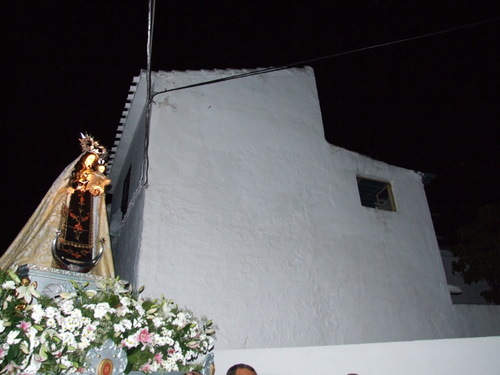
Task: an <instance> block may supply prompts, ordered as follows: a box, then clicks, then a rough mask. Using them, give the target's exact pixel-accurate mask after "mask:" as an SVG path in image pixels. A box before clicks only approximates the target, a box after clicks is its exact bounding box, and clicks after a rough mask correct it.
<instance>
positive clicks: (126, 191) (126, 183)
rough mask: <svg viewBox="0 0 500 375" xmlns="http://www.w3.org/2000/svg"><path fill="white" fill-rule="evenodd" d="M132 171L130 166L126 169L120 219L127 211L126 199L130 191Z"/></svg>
mask: <svg viewBox="0 0 500 375" xmlns="http://www.w3.org/2000/svg"><path fill="white" fill-rule="evenodd" d="M131 171H132V166H130V167H129V168H128V172H127V176H125V180H124V181H123V190H122V204H121V210H122V219H123V217H124V216H125V214H126V213H127V210H128V197H129V190H130V174H131Z"/></svg>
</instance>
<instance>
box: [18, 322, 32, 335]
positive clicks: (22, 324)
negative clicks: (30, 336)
mask: <svg viewBox="0 0 500 375" xmlns="http://www.w3.org/2000/svg"><path fill="white" fill-rule="evenodd" d="M17 327H18V328H21V329H22V330H23V331H24V333H28V329H29V328H30V327H31V323H29V322H25V321H22V322H20V323H19V324H18V325H17Z"/></svg>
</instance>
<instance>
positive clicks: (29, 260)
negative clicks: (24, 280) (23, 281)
mask: <svg viewBox="0 0 500 375" xmlns="http://www.w3.org/2000/svg"><path fill="white" fill-rule="evenodd" d="M82 155H83V154H82ZM80 158H81V156H80V157H78V158H77V159H76V160H75V161H73V162H72V163H71V164H70V165H68V166H67V167H66V169H65V170H64V171H63V172H62V173H61V174H60V175H59V177H58V178H57V179H56V180H55V181H54V183H53V184H52V186H51V188H50V189H49V191H48V192H47V194H46V195H45V197H44V198H43V199H42V201H41V202H40V204H39V206H38V208H37V209H36V211H35V212H34V213H33V215H32V216H31V218H30V219H29V220H28V222H27V223H26V224H25V226H24V227H23V229H22V230H21V231H20V232H19V234H18V235H17V237H16V238H15V240H14V241H13V242H12V244H11V245H10V246H9V248H8V249H7V250H6V251H5V253H4V254H3V256H2V257H1V258H0V267H1V268H4V269H5V268H7V267H9V266H11V265H14V264H17V265H23V264H36V265H39V266H45V267H57V265H56V263H55V262H54V260H53V257H52V245H53V242H54V240H55V239H56V237H57V236H58V233H61V234H62V235H63V237H64V236H65V237H68V239H70V238H71V239H73V240H74V239H76V237H75V232H74V231H73V230H72V229H71V228H70V230H71V232H72V233H69V232H68V230H67V228H66V233H63V232H64V228H63V231H61V223H64V222H66V224H69V225H70V226H71V225H73V227H74V224H75V221H74V220H73V222H71V218H70V220H67V219H65V218H64V217H63V216H62V214H63V212H64V211H67V209H66V210H65V209H64V207H65V206H66V207H67V208H71V198H70V196H71V194H70V193H69V192H68V186H69V185H68V184H69V181H70V178H71V173H72V171H73V169H74V167H75V165H76V164H77V162H78V161H79V160H80ZM73 194H75V193H73ZM86 195H87V196H90V197H91V195H90V194H88V193H87V194H86ZM74 198H76V196H74V197H73V200H75V199H74ZM98 198H99V199H96V200H94V201H93V202H94V203H95V204H93V205H90V206H92V210H93V212H94V214H92V215H91V216H92V218H89V220H91V222H90V223H89V224H90V226H91V227H92V231H95V235H96V236H95V237H97V238H99V239H101V238H102V239H103V240H104V241H103V243H102V245H103V247H104V250H103V255H102V258H101V259H100V261H99V262H98V263H97V265H96V266H95V267H94V268H92V270H90V272H89V273H90V274H93V275H96V276H105V277H114V265H113V256H112V253H111V245H110V238H109V227H108V220H107V214H106V203H105V199H104V196H101V197H98ZM77 199H79V198H77ZM89 212H90V211H89ZM95 213H97V214H98V218H99V220H94V218H95V217H96V216H95ZM90 226H89V228H90ZM88 234H89V233H88V232H87V233H86V234H84V233H83V232H82V235H85V236H87V235H88ZM70 242H71V241H70ZM76 242H78V241H76ZM76 242H75V241H73V243H72V244H70V245H71V246H73V247H72V249H73V250H74V249H75V247H74V244H75V243H76ZM98 246H100V244H98ZM76 248H77V249H80V250H81V249H86V246H83V247H79V246H76ZM81 253H82V254H83V253H85V251H82V252H81ZM75 254H76V256H75ZM73 256H74V257H75V259H76V257H78V256H79V255H78V252H74V253H73Z"/></svg>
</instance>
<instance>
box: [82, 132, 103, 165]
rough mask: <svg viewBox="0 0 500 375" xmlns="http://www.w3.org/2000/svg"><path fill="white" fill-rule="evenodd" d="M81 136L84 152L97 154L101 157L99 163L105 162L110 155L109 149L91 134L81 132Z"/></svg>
mask: <svg viewBox="0 0 500 375" xmlns="http://www.w3.org/2000/svg"><path fill="white" fill-rule="evenodd" d="M80 136H81V138H80V146H81V148H82V152H92V153H93V154H96V155H97V156H98V157H99V164H103V163H104V162H105V160H106V158H107V157H108V150H106V147H104V146H103V145H101V144H99V142H97V141H96V140H95V139H94V137H92V136H91V135H90V134H87V133H85V134H83V133H80Z"/></svg>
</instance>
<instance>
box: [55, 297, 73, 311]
mask: <svg viewBox="0 0 500 375" xmlns="http://www.w3.org/2000/svg"><path fill="white" fill-rule="evenodd" d="M59 307H60V310H61V311H62V312H63V313H64V314H66V315H68V314H71V312H72V311H73V309H74V306H73V300H72V299H67V300H64V301H63V302H62V303H60V304H59Z"/></svg>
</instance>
